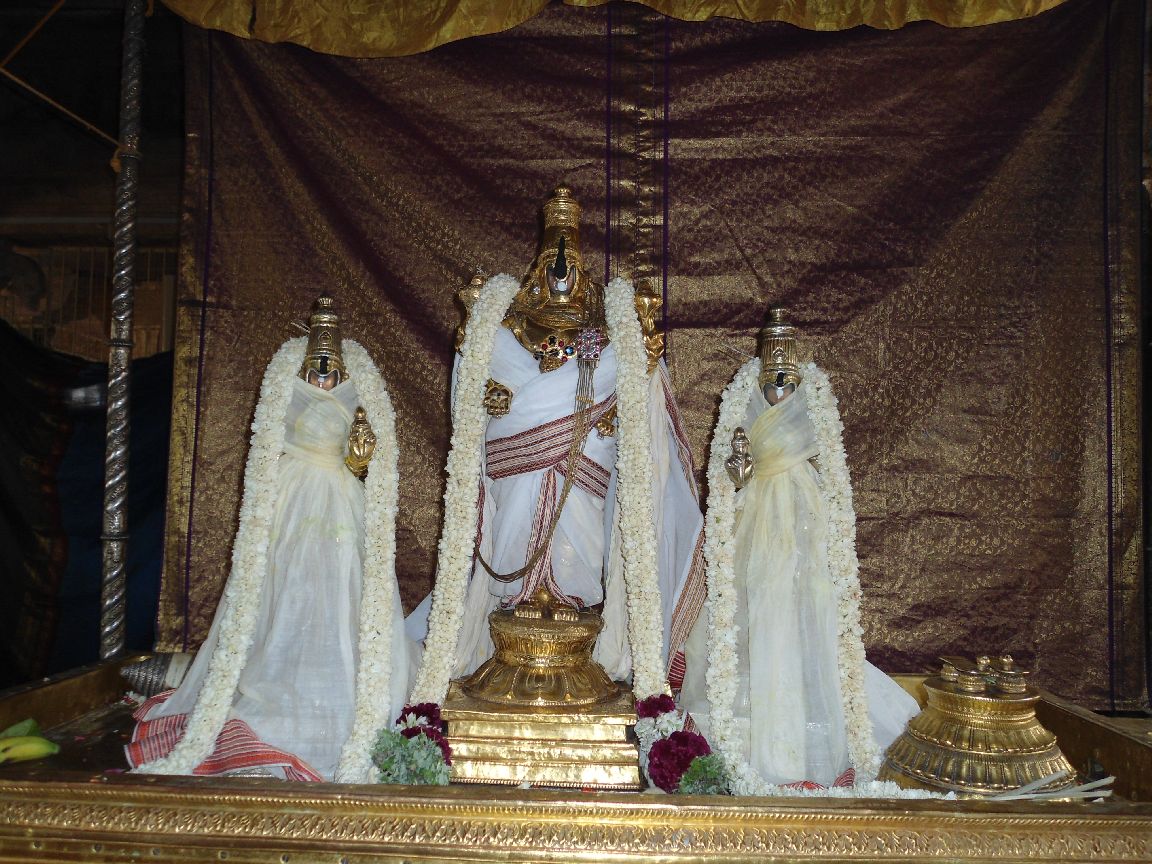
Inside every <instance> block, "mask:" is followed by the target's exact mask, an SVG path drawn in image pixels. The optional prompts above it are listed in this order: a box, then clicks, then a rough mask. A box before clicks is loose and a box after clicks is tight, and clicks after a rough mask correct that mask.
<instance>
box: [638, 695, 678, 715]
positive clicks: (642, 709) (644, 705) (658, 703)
mask: <svg viewBox="0 0 1152 864" xmlns="http://www.w3.org/2000/svg"><path fill="white" fill-rule="evenodd" d="M675 710H676V702H675V701H674V700H673V699H672V697H671V696H669V695H668V694H667V693H658V694H657V695H655V696H648V697H646V698H644V699H641V700H640V701H639V702H637V703H636V716H637V717H659V716H660V715H661V714H667V713H668V712H669V711H675Z"/></svg>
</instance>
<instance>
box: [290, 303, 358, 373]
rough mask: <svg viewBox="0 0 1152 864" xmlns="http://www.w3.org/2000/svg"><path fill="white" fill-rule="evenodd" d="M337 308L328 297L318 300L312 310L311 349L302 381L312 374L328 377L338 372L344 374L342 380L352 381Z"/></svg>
mask: <svg viewBox="0 0 1152 864" xmlns="http://www.w3.org/2000/svg"><path fill="white" fill-rule="evenodd" d="M334 307H335V303H334V301H333V300H332V298H331V297H328V296H326V295H324V296H321V297H318V298H317V299H316V303H315V304H314V305H313V307H312V315H311V317H310V318H309V319H308V348H307V350H306V351H305V352H304V363H303V364H302V365H301V366H300V377H301V378H303V379H305V380H307V379H308V373H309V372H310V371H315V372H316V373H317V374H319V375H328V374H330V373H331V372H332V371H334V370H336V371H339V372H340V380H344V379H345V378H347V377H348V370H347V369H345V368H344V358H343V356H342V355H341V353H340V316H339V315H337V314H336V310H335V308H334Z"/></svg>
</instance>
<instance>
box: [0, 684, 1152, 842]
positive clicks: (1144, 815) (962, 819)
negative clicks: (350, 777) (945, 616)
mask: <svg viewBox="0 0 1152 864" xmlns="http://www.w3.org/2000/svg"><path fill="white" fill-rule="evenodd" d="M905 683H907V685H908V686H909V688H910V689H912V690H913V691H916V690H917V689H918V680H917V679H905ZM120 686H121V685H120V681H119V679H118V675H117V671H116V668H115V667H114V666H105V667H98V668H95V669H90V670H86V671H84V672H82V673H80V674H76V675H73V676H69V677H68V678H66V679H63V680H58V681H53V682H51V683H48V684H45V685H42V686H36V687H30V688H24V689H22V690H20V691H17V692H9V693H8V694H0V696H2V698H0V728H2V727H3V726H7V725H10V724H11V723H12V722H15V721H16V720H20V719H22V718H24V717H27V716H30V715H34V716H37V717H38V718H39V719H40V720H41V721H42V722H43V724H44V725H45V727H46V728H48V729H49V735H50V736H54V737H56V738H57V740H59V741H60V742H61V743H62V744H63V745H64V751H63V752H62V753H61V754H60V756H59V757H54V758H53V759H52V760H47V761H44V762H35V763H25V764H22V765H13V766H0V862H3V864H30V862H42V861H53V862H54V861H73V862H75V861H92V862H113V861H116V862H128V861H141V862H142V861H149V862H153V861H154V862H161V861H163V862H182V864H199V862H208V861H212V862H217V864H218V862H221V861H226V862H230V864H238V862H242V864H256V862H260V864H304V862H309V864H311V862H328V864H338V862H344V864H367V862H392V864H399V862H419V864H424V862H441V861H469V862H478V864H486V862H492V864H496V862H501V864H518V862H525V864H526V862H557V864H559V862H574V864H593V862H597V864H599V862H607V861H614V862H621V864H623V862H662V864H672V862H695V864H703V862H745V861H747V862H761V864H763V862H781V861H798V862H822V864H824V862H847V861H854V862H857V861H865V862H870V864H887V862H923V864H929V862H934V864H940V862H944V861H947V862H950V864H967V862H972V864H989V862H997V864H1023V862H1057V861H1060V862H1066V861H1086V862H1087V861H1091V862H1136V861H1144V862H1146V861H1149V860H1152V803H1147V802H1152V739H1149V738H1148V737H1147V736H1145V735H1144V734H1143V732H1142V731H1141V732H1131V733H1130V732H1126V731H1123V730H1118V729H1116V728H1113V727H1112V726H1111V725H1110V723H1109V721H1106V720H1102V719H1101V718H1099V717H1096V716H1095V715H1093V714H1092V713H1091V712H1089V711H1086V710H1084V709H1082V708H1078V707H1077V706H1074V705H1071V704H1069V703H1067V702H1064V701H1062V700H1059V699H1056V698H1055V697H1051V696H1049V695H1047V694H1044V695H1043V698H1042V700H1041V702H1040V703H1038V705H1037V712H1038V714H1039V715H1040V719H1041V721H1042V722H1043V723H1044V725H1045V727H1047V728H1048V729H1051V730H1052V731H1053V732H1055V733H1056V735H1057V736H1058V737H1059V739H1060V743H1061V746H1062V748H1063V749H1064V752H1065V754H1066V755H1067V756H1068V757H1069V759H1070V760H1071V761H1072V764H1073V765H1074V766H1075V767H1076V768H1077V769H1078V770H1083V766H1085V765H1086V764H1088V763H1090V762H1098V763H1100V764H1101V765H1102V766H1103V768H1104V770H1106V771H1108V772H1111V773H1115V774H1116V775H1117V782H1116V791H1117V794H1118V795H1120V796H1123V797H1124V798H1126V799H1127V800H1126V801H1125V800H1118V801H1111V802H1107V803H1102V804H1062V803H1048V804H1036V803H1030V804H1029V803H1020V802H1015V803H999V804H997V803H994V802H987V801H979V802H973V801H938V800H935V801H882V800H871V801H869V800H855V801H853V800H840V799H816V798H781V799H764V798H760V799H757V798H727V797H719V796H715V797H703V796H701V797H682V796H664V795H660V796H657V795H652V794H648V793H629V792H604V793H586V792H580V791H576V790H543V789H526V790H525V789H510V788H507V787H504V788H499V787H483V786H471V785H469V786H450V787H435V788H433V787H424V788H413V787H396V786H391V787H390V786H340V785H335V784H327V783H315V784H290V783H282V782H277V781H270V780H257V779H247V778H232V779H227V778H168V777H165V778H160V777H145V776H134V775H130V774H110V773H107V772H106V771H105V769H106V768H108V767H109V763H108V759H109V758H110V757H109V756H108V755H107V754H110V753H112V752H113V751H114V749H115V748H107V749H106V750H105V751H104V754H103V755H100V754H95V753H94V751H93V750H92V749H91V748H92V747H93V744H94V743H98V742H100V741H110V742H111V743H113V744H116V745H117V746H118V743H119V738H120V737H121V736H122V735H123V734H125V732H126V731H127V730H128V729H130V728H131V726H130V721H129V722H128V723H127V724H125V722H124V718H127V717H128V711H127V709H126V708H123V707H114V708H111V709H110V708H109V705H110V704H111V703H114V702H115V701H116V700H117V699H118V698H119V695H120ZM110 710H111V711H114V712H118V713H116V714H115V716H116V718H119V719H117V721H116V722H117V723H119V724H120V725H119V726H117V725H115V724H113V725H112V726H105V727H101V728H102V729H103V731H100V730H99V729H97V730H96V731H93V729H94V727H95V726H98V725H99V724H97V723H95V722H94V721H93V719H92V718H98V717H99V716H101V715H103V714H107V713H108V712H109V711H110ZM76 737H83V738H85V740H84V741H82V742H77V741H75V740H74V739H75V738H76Z"/></svg>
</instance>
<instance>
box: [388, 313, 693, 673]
mask: <svg viewBox="0 0 1152 864" xmlns="http://www.w3.org/2000/svg"><path fill="white" fill-rule="evenodd" d="M661 362H663V361H661ZM616 369H617V363H616V353H615V349H614V348H613V346H612V345H610V344H609V345H608V346H606V347H605V348H604V350H603V352H602V354H601V357H600V361H599V364H598V365H597V367H596V372H595V376H594V378H593V383H594V395H593V402H594V403H597V404H598V405H601V406H604V407H607V406H608V405H610V404H611V402H612V400H613V398H614V394H615V390H616ZM578 374H579V373H578V370H577V362H576V361H575V360H572V361H569V362H567V363H565V364H564V365H563V366H561V367H560V368H558V369H555V370H553V371H551V372H547V373H541V372H540V369H539V364H538V361H537V360H535V359H534V358H533V357H532V355H531V354H530V353H529V352H528V351H526V350H525V349H524V348H523V347H522V346H521V345H520V343H519V342H518V341H517V340H516V338H515V337H514V336H513V335H512V333H511V332H509V331H508V330H507V329H505V328H500V330H498V331H497V334H496V341H495V347H494V350H493V355H492V361H491V365H490V367H489V376H490V377H491V378H492V379H494V380H496V381H498V382H499V383H501V384H503V385H504V386H506V387H507V388H508V389H510V390H511V391H512V393H513V397H512V404H511V409H510V410H509V412H508V414H506V415H504V416H502V417H492V418H490V419H489V421H488V427H487V430H486V433H485V442H486V446H488V447H492V446H493V445H495V444H496V442H501V443H500V447H501V448H502V453H503V452H505V451H506V450H507V449H509V448H508V447H506V446H505V442H507V441H508V439H515V438H516V436H523V439H521V440H533V439H535V438H542V437H546V436H547V429H541V427H551V426H557V424H562V423H563V422H564V421H565V420H566V419H567V418H570V417H571V416H572V415H573V413H574V407H575V394H576V382H577V377H578ZM664 381H665V373H664V372H663V370H657V371H656V372H655V373H654V374H653V375H651V376H649V384H648V401H649V408H650V415H651V419H650V427H649V429H648V430H647V432H648V436H649V438H650V440H651V442H652V460H653V466H654V480H653V486H654V488H653V503H654V517H655V522H656V526H657V541H658V542H657V546H658V559H659V566H658V571H659V572H658V578H659V585H660V592H661V600H662V607H663V608H662V621H660V622H652V623H653V626H660V627H662V628H663V631H664V636H665V662H666V663H667V655H668V653H669V645H668V641H669V635H670V633H671V630H672V620H673V613H674V611H675V609H676V604H677V601H678V599H679V598H680V593H681V589H682V588H683V586H684V585H685V583H686V581H687V579H688V575H689V572H690V570H691V568H692V565H693V553H694V551H695V549H696V542H697V540H698V538H699V536H700V532H701V530H702V526H703V520H702V517H701V514H700V508H699V504H698V502H697V500H696V496H695V490H694V488H693V485H692V480H691V477H690V471H689V470H686V467H685V465H684V462H683V454H684V453H686V448H685V447H682V446H679V445H678V443H677V438H676V430H675V428H674V423H673V422H672V418H671V416H670V413H669V408H668V401H669V396H668V394H667V392H666V389H665V383H664ZM564 434H565V440H564V441H563V447H562V448H561V449H562V453H563V455H562V456H561V458H560V459H559V460H558V462H556V463H554V464H551V465H542V464H536V465H533V464H531V463H532V460H531V459H530V458H528V455H529V451H528V450H527V448H526V449H525V459H524V462H523V463H522V464H521V465H520V466H518V467H519V468H521V469H525V470H517V471H515V472H513V473H506V472H504V471H503V470H502V471H499V472H496V471H492V470H491V469H490V468H489V467H488V466H487V460H486V468H485V471H484V473H483V475H482V478H481V485H482V487H483V488H482V512H481V519H482V523H481V526H480V532H479V533H480V543H479V552H480V554H481V555H482V556H483V557H484V559H485V560H486V561H487V562H488V563H489V564H490V565H491V566H492V568H493V569H494V570H496V572H498V573H502V574H506V573H511V572H514V571H516V570H518V569H519V568H521V567H523V566H524V564H525V562H526V560H527V558H528V557H529V555H530V550H532V549H533V548H535V544H536V543H537V542H540V536H539V534H540V531H539V528H540V526H541V523H544V524H545V525H546V524H547V522H548V519H547V518H543V519H542V518H540V517H541V516H544V517H547V516H550V514H551V512H552V507H554V506H555V502H556V500H558V498H559V492H560V489H562V487H563V481H564V477H563V473H562V472H563V469H564V463H565V462H566V454H567V447H568V440H570V439H568V438H567V437H566V435H567V434H568V433H564ZM557 440H559V439H557ZM618 440H619V435H618V434H617V435H609V436H604V437H602V436H601V435H600V434H598V432H597V431H596V430H595V429H593V430H592V431H591V432H590V433H589V435H588V438H587V441H586V443H585V446H584V450H583V457H584V459H586V460H589V461H590V462H591V463H594V465H589V466H586V468H585V469H584V470H582V472H581V473H583V474H586V475H587V479H586V480H584V481H582V482H574V483H573V485H572V488H571V490H570V492H569V495H568V498H567V501H566V503H565V504H564V508H563V510H562V511H561V514H560V518H559V521H558V523H557V526H556V531H555V534H554V535H553V537H552V541H551V549H550V554H547V558H546V560H545V562H544V565H545V566H546V567H548V568H550V571H551V578H553V579H554V580H555V582H556V585H557V586H558V588H559V590H560V591H561V592H563V593H564V594H566V595H568V596H570V597H578V598H580V601H581V602H582V603H583V604H584V605H586V606H594V605H597V604H600V603H603V604H604V608H603V616H604V630H603V631H602V633H601V634H600V638H599V639H598V641H597V644H596V649H595V652H594V656H595V659H596V660H597V662H599V663H600V664H601V665H603V666H604V668H605V670H606V671H607V672H608V674H609V675H611V676H613V677H614V678H616V679H618V680H625V679H627V677H628V676H629V674H630V673H631V668H632V666H631V662H632V661H631V651H630V649H629V646H628V628H627V599H626V595H625V585H624V578H623V560H622V557H621V538H620V536H619V533H620V532H619V527H618V521H619V520H618V518H617V508H616V448H617V442H618ZM541 449H544V448H541ZM553 449H554V448H553ZM507 461H508V460H507V459H505V458H504V457H503V456H501V468H504V467H505V466H506V463H507ZM539 461H543V462H547V461H550V460H548V459H544V460H539ZM494 473H495V474H499V475H500V476H496V477H494V476H492V474H494ZM550 475H551V476H550ZM601 477H602V478H604V479H605V480H606V486H605V487H604V488H603V490H602V492H603V494H601V490H599V489H597V488H596V487H598V486H599V485H600V482H599V478H601ZM534 528H535V529H536V530H535V531H534ZM521 583H522V580H519V579H518V580H516V581H515V582H512V583H502V582H499V581H497V580H495V579H493V578H491V577H490V576H489V575H488V573H487V572H486V571H485V570H484V569H483V567H482V566H481V565H480V564H479V563H478V562H477V563H476V565H475V567H474V569H473V573H472V579H471V581H470V583H469V586H468V592H467V596H466V600H465V613H464V623H463V625H462V629H461V634H460V641H459V646H458V648H457V654H456V665H455V668H454V672H453V675H454V677H459V676H462V675H466V674H468V673H470V672H472V671H473V670H475V669H476V668H477V667H478V666H479V665H480V664H481V663H483V662H484V661H485V660H486V659H488V657H490V656H491V654H492V650H493V649H492V640H491V638H490V636H489V631H488V614H489V613H490V612H492V611H493V610H494V609H496V608H497V606H499V605H500V604H501V603H506V602H508V601H510V600H512V599H514V598H515V597H516V596H517V595H518V594H519V593H520V590H521ZM430 601H431V597H430V596H429V597H427V598H425V600H424V602H423V603H421V604H420V606H419V607H417V609H416V611H414V612H413V613H412V615H411V616H410V617H409V620H408V627H409V629H408V634H409V636H410V637H411V638H413V639H423V638H424V636H425V635H426V629H427V616H428V609H429V605H430ZM674 647H679V646H674Z"/></svg>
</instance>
